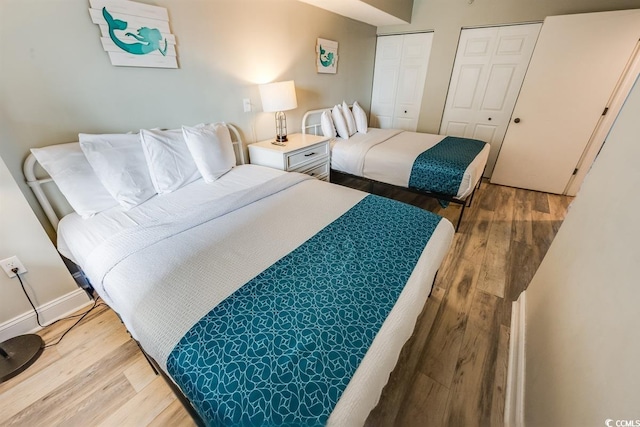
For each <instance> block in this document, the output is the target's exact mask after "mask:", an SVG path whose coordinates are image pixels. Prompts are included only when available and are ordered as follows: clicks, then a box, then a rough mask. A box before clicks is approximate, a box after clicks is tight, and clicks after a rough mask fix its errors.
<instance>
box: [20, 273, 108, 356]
mask: <svg viewBox="0 0 640 427" xmlns="http://www.w3.org/2000/svg"><path fill="white" fill-rule="evenodd" d="M17 270H18V269H17V268H16V269H15V271H14V270H12V271H13V272H14V273H15V275H16V277H17V278H18V281H19V282H20V286H21V287H22V292H24V296H26V297H27V300H29V304H31V307H32V308H33V311H34V312H35V313H36V322H38V325H39V326H40V327H41V328H46V327H48V326H51V325H54V324H56V323H58V322H62V321H63V320H69V319H75V318H76V317H80V318H79V319H78V320H76V322H75V323H74V324H73V325H71V327H69V329H67V330H66V331H64V333H63V334H62V335H61V336H60V338H58V341H56V342H55V343H49V344H46V345H45V346H44V348H48V347H53V346H55V345H58V343H60V341H62V338H64V336H65V335H67V334H68V333H69V331H71V329H73V328H74V327H76V325H77V324H78V323H80V322H82V319H84V318H85V317H86V316H87V315H88V314H89V313H91V311H93V310H94V309H95V308H96V307H100V306H101V305H106V304H105V303H100V304H98V300H99V299H100V297H98V298H96V299H95V300H93V306H92V307H91V308H90V309H89V310H87V311H85V312H84V313H82V314H74V315H73V316H68V317H64V318H62V319H58V320H56V321H53V322H51V323H49V324H48V325H43V324H42V323H40V313H38V310H36V306H35V305H33V302H32V301H31V298H30V297H29V294H28V293H27V290H26V289H25V288H24V283H23V282H22V278H21V277H20V275H19V274H18V271H17Z"/></svg>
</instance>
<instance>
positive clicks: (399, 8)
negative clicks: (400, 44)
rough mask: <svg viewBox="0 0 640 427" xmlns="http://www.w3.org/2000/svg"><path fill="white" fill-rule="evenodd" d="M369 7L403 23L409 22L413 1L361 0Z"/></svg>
mask: <svg viewBox="0 0 640 427" xmlns="http://www.w3.org/2000/svg"><path fill="white" fill-rule="evenodd" d="M362 1H363V2H364V3H368V4H370V5H371V6H373V7H375V8H378V9H380V10H382V11H385V12H387V13H388V14H390V15H393V16H395V17H396V18H400V19H402V20H403V21H406V22H411V12H412V11H413V0H362Z"/></svg>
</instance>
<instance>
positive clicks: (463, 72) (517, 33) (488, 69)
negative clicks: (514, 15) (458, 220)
mask: <svg viewBox="0 0 640 427" xmlns="http://www.w3.org/2000/svg"><path fill="white" fill-rule="evenodd" d="M541 26H542V24H541V23H538V24H525V25H509V26H503V27H490V28H470V29H463V30H462V32H461V33H460V41H459V43H458V51H457V53H456V60H455V63H454V66H453V72H452V75H451V82H450V84H449V93H448V95H447V102H446V104H445V110H444V114H443V116H442V122H441V125H440V133H441V134H444V135H451V136H460V137H466V138H475V139H479V140H481V141H485V142H488V143H489V144H491V151H490V152H489V159H488V161H487V169H486V170H485V175H486V176H491V172H492V171H493V167H494V165H495V162H496V158H497V156H498V152H499V151H500V146H501V145H502V141H503V139H504V135H505V133H506V131H507V127H508V125H509V121H510V119H511V113H512V112H513V108H514V105H515V103H516V99H517V98H518V93H519V91H520V88H521V86H522V81H523V79H524V76H525V73H526V71H527V67H528V65H529V61H530V59H531V54H532V53H533V49H534V47H535V44H536V40H537V38H538V33H539V32H540V27H541Z"/></svg>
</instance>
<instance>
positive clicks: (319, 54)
mask: <svg viewBox="0 0 640 427" xmlns="http://www.w3.org/2000/svg"><path fill="white" fill-rule="evenodd" d="M316 66H317V67H318V73H328V74H335V73H336V71H337V70H338V42H334V41H332V40H326V39H320V38H319V39H318V42H317V43H316Z"/></svg>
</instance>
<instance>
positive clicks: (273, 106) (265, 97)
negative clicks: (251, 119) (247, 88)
mask: <svg viewBox="0 0 640 427" xmlns="http://www.w3.org/2000/svg"><path fill="white" fill-rule="evenodd" d="M259 89H260V98H262V111H264V112H265V113H274V112H277V111H287V110H293V109H294V108H298V100H297V99H296V87H295V85H294V84H293V80H289V81H286V82H276V83H268V84H264V85H260V86H259Z"/></svg>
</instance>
